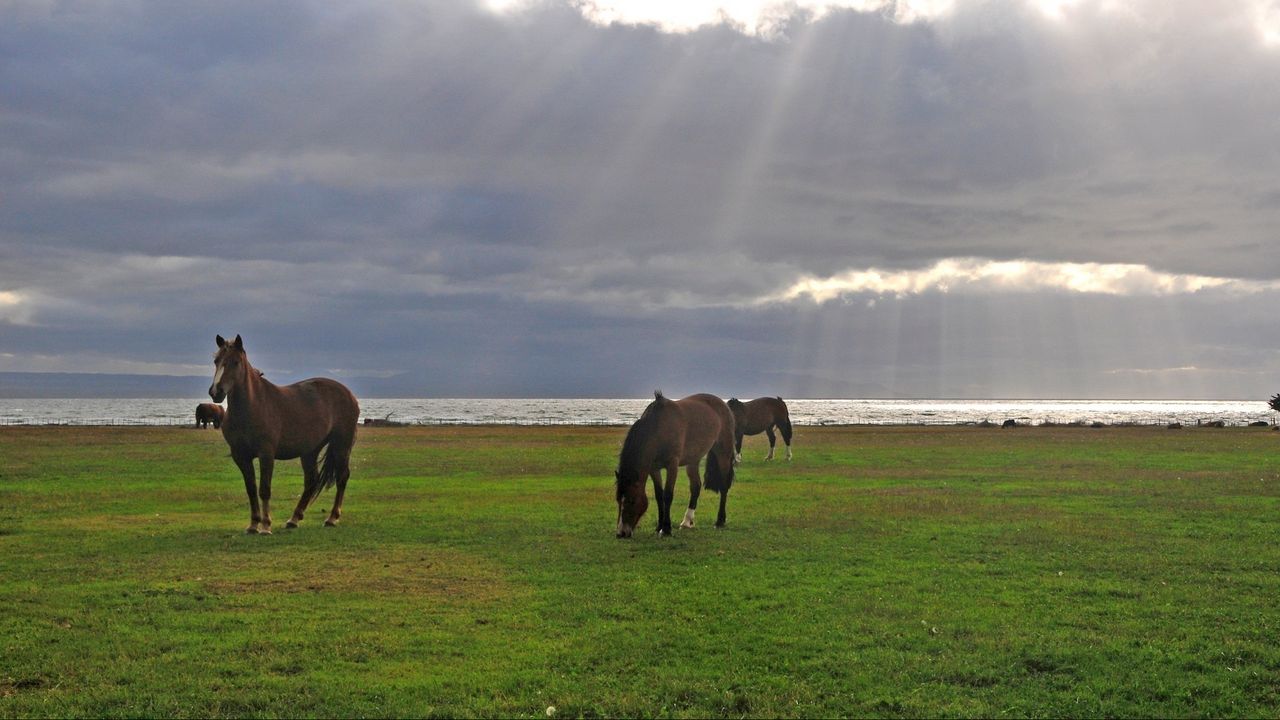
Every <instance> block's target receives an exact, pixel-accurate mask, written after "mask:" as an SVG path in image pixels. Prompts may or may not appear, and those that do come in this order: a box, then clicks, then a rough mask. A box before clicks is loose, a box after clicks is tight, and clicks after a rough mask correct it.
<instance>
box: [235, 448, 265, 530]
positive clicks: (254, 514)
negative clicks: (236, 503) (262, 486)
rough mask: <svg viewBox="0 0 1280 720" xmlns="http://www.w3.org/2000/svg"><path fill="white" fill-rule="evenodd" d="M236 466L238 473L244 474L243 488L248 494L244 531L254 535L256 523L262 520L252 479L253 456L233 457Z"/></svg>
mask: <svg viewBox="0 0 1280 720" xmlns="http://www.w3.org/2000/svg"><path fill="white" fill-rule="evenodd" d="M234 460H235V461H236V467H238V468H240V474H241V475H243V476H244V490H245V492H246V493H248V494H249V527H247V528H245V529H244V531H245V533H247V534H249V535H255V534H257V532H258V523H259V522H261V520H262V515H261V514H260V512H259V509H258V486H257V483H255V482H254V480H253V456H249V457H247V458H234Z"/></svg>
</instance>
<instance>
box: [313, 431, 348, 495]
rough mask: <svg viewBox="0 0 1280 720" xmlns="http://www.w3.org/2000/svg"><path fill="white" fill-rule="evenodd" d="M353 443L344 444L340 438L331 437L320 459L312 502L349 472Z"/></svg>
mask: <svg viewBox="0 0 1280 720" xmlns="http://www.w3.org/2000/svg"><path fill="white" fill-rule="evenodd" d="M352 444H353V443H351V442H343V440H342V439H341V438H339V437H333V436H330V438H329V442H328V443H327V444H325V447H324V457H323V458H321V459H320V472H319V473H317V474H316V484H315V487H314V488H312V490H311V500H315V499H316V498H317V497H319V495H320V493H322V492H324V491H325V490H328V489H329V488H331V487H333V486H334V485H335V484H337V482H338V481H339V480H341V479H342V478H343V476H344V475H345V474H346V473H348V472H349V464H350V461H351V445H352Z"/></svg>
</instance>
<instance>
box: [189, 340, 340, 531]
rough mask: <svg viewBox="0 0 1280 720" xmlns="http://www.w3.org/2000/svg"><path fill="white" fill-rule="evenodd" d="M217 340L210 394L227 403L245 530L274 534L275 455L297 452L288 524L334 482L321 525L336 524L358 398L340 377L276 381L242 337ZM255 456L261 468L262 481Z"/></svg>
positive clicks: (226, 429)
mask: <svg viewBox="0 0 1280 720" xmlns="http://www.w3.org/2000/svg"><path fill="white" fill-rule="evenodd" d="M217 343H218V352H217V353H215V354H214V356H213V368H214V372H213V384H212V385H210V386H209V397H211V398H212V399H213V401H214V402H219V403H220V402H222V400H223V399H224V398H225V399H226V401H227V410H226V414H225V416H224V417H223V420H222V437H223V438H224V439H226V441H227V445H229V446H230V447H231V459H232V460H234V461H235V463H236V467H238V468H240V473H241V474H242V475H243V476H244V489H245V492H247V493H248V494H249V527H247V528H245V532H246V533H263V534H267V535H270V534H271V474H272V469H273V467H274V465H275V461H276V460H292V459H293V458H301V459H302V476H303V490H302V497H301V498H299V499H298V506H297V507H296V508H294V511H293V517H291V518H290V519H289V522H287V523H285V527H287V528H295V527H297V526H298V523H299V522H302V515H303V512H304V511H306V509H307V506H308V505H310V504H311V501H313V500H315V498H316V496H317V495H319V494H320V493H321V492H322V491H324V490H325V489H327V488H329V487H331V486H333V485H335V484H336V485H337V487H338V490H337V493H336V494H335V495H334V498H333V509H332V510H330V512H329V517H328V519H327V520H325V522H324V524H325V525H330V526H331V525H334V524H336V523H337V522H338V518H339V517H341V516H342V496H343V495H344V494H345V493H346V490H347V479H348V478H350V477H351V448H352V446H353V445H354V444H355V439H356V421H357V420H358V419H359V417H360V405H359V403H357V402H356V398H355V396H354V395H352V394H351V391H350V390H348V389H347V388H346V386H344V385H343V384H342V383H339V382H337V381H336V380H330V379H328V378H311V379H310V380H303V381H302V382H297V383H294V384H292V385H284V386H279V385H275V384H274V383H272V382H271V381H269V380H267V379H266V378H265V377H263V376H262V373H260V372H258V371H257V370H256V369H254V368H253V366H251V365H250V364H249V356H248V355H246V354H245V351H244V343H243V342H242V341H241V340H240V336H239V335H237V336H236V339H235V340H232V341H229V342H228V341H227V340H224V339H223V338H222V336H221V335H219V336H218V337H217ZM322 449H323V450H324V458H323V460H321V459H320V451H321V450H322ZM255 458H256V459H257V461H258V466H259V468H260V471H261V472H260V475H261V482H260V484H258V485H257V486H255V483H254V473H253V461H254V459H255ZM259 500H260V501H261V504H259Z"/></svg>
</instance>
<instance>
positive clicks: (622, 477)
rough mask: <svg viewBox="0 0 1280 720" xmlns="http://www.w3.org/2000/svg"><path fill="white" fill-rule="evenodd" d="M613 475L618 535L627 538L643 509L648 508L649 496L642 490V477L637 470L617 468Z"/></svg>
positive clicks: (642, 513) (633, 530)
mask: <svg viewBox="0 0 1280 720" xmlns="http://www.w3.org/2000/svg"><path fill="white" fill-rule="evenodd" d="M613 477H614V481H615V482H616V483H617V491H618V537H619V538H629V537H631V534H632V533H633V532H635V529H636V525H638V524H639V523H640V518H641V517H642V516H644V511H645V510H648V509H649V497H648V495H647V494H646V493H645V491H644V478H643V477H641V475H640V473H639V472H638V471H636V470H623V469H621V468H619V469H618V470H615V471H614V473H613Z"/></svg>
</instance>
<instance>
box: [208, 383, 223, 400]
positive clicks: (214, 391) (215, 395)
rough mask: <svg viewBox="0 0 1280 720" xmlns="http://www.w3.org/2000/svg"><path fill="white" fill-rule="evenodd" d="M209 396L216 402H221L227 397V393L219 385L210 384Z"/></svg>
mask: <svg viewBox="0 0 1280 720" xmlns="http://www.w3.org/2000/svg"><path fill="white" fill-rule="evenodd" d="M209 398H210V399H212V400H213V401H214V402H216V403H220V402H222V401H223V400H225V399H226V398H227V394H226V393H225V392H223V391H222V388H220V387H218V386H217V385H210V386H209Z"/></svg>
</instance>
